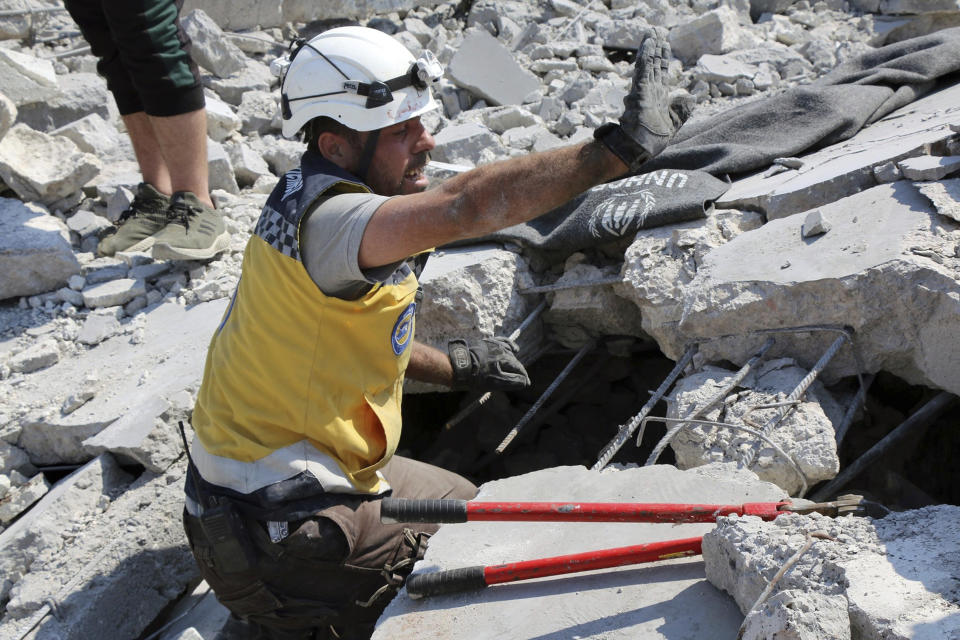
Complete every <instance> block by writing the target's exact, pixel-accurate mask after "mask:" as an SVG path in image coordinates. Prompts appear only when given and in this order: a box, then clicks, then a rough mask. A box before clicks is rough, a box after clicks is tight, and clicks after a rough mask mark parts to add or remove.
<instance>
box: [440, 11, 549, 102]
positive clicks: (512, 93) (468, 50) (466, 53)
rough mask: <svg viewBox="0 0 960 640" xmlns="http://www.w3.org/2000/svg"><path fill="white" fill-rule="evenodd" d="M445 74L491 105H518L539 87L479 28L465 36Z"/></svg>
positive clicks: (504, 49) (507, 53) (532, 76)
mask: <svg viewBox="0 0 960 640" xmlns="http://www.w3.org/2000/svg"><path fill="white" fill-rule="evenodd" d="M447 75H448V76H449V77H450V79H451V80H453V81H454V82H455V83H456V84H457V86H460V87H463V88H465V89H469V90H470V91H471V92H473V93H474V94H476V95H478V96H480V97H482V98H483V99H484V100H486V101H487V102H488V103H490V104H492V105H509V104H514V105H517V104H521V103H522V102H523V100H524V98H526V97H527V96H528V95H530V94H531V93H533V92H534V91H537V90H538V89H539V87H540V81H539V80H537V77H536V76H535V75H534V74H532V73H530V72H529V71H527V70H526V69H524V68H523V67H521V66H520V64H519V63H518V62H517V60H516V58H514V56H513V54H512V53H511V52H510V50H509V49H507V48H506V47H505V46H503V45H502V44H501V43H500V42H499V41H498V40H497V39H496V38H494V37H493V36H491V35H490V34H489V33H487V32H486V31H483V30H479V29H475V30H472V31H469V32H468V33H467V35H466V37H465V38H464V40H463V43H462V44H461V45H460V46H459V47H458V48H457V52H456V54H454V56H453V59H452V60H451V61H450V65H449V66H448V67H447Z"/></svg>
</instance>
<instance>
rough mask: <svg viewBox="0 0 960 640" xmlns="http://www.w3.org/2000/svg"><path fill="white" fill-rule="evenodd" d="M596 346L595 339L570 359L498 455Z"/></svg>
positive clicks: (506, 438)
mask: <svg viewBox="0 0 960 640" xmlns="http://www.w3.org/2000/svg"><path fill="white" fill-rule="evenodd" d="M596 344H597V341H596V339H593V340H590V342H588V343H586V344H585V345H583V346H582V347H580V350H579V351H577V353H576V355H574V356H573V358H571V359H570V362H568V363H567V366H565V367H564V368H563V371H561V372H560V374H559V375H558V376H557V378H556V380H554V381H553V382H552V383H550V386H549V387H547V389H546V391H544V392H543V394H541V395H540V397H539V398H537V401H536V402H534V403H533V406H532V407H530V409H529V410H528V411H527V413H526V414H524V416H523V417H522V418H520V422H518V423H517V426H515V427H514V428H513V429H511V430H510V433H508V434H507V435H506V436H505V437H504V438H503V441H502V442H501V443H500V444H498V445H497V448H496V452H497V453H498V454H501V453H503V452H504V450H505V449H506V448H507V447H508V446H509V445H510V443H511V442H513V439H514V438H516V437H517V435H518V434H519V433H520V430H521V429H523V427H524V426H525V425H526V424H527V422H529V421H530V418H532V417H533V416H534V414H536V413H537V411H539V410H540V407H541V406H543V403H544V402H546V401H547V399H548V398H549V397H550V396H551V395H552V394H553V392H554V391H556V390H557V387H559V386H560V383H561V382H563V381H564V380H565V379H566V377H567V376H568V375H570V372H571V371H573V368H574V367H575V366H577V363H578V362H580V360H582V359H583V357H584V356H585V355H587V354H588V353H590V352H591V351H593V348H594V347H595V346H596Z"/></svg>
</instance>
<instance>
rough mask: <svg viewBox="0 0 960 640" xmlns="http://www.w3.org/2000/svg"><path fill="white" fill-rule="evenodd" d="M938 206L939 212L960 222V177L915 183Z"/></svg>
mask: <svg viewBox="0 0 960 640" xmlns="http://www.w3.org/2000/svg"><path fill="white" fill-rule="evenodd" d="M913 186H915V187H916V188H917V189H919V190H920V193H922V194H923V195H925V196H926V197H927V198H929V199H930V202H932V203H933V206H935V207H936V208H937V213H939V214H940V215H942V216H946V217H948V218H951V219H952V220H956V221H957V222H960V178H952V179H950V180H941V181H940V182H916V183H914V185H913Z"/></svg>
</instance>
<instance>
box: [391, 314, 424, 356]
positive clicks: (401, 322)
mask: <svg viewBox="0 0 960 640" xmlns="http://www.w3.org/2000/svg"><path fill="white" fill-rule="evenodd" d="M416 311H417V303H416V302H411V303H410V304H409V305H407V308H406V309H404V310H403V311H401V312H400V317H398V318H397V321H396V322H395V323H394V325H393V331H392V332H391V333H390V345H391V346H392V347H393V353H394V355H400V354H401V353H403V351H404V349H406V348H407V346H408V345H409V344H410V343H411V342H412V341H413V340H412V339H413V316H414V314H415V313H416Z"/></svg>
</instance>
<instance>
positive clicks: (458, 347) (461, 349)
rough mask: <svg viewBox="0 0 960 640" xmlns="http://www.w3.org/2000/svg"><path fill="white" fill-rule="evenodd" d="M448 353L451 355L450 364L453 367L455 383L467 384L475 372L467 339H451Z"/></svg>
mask: <svg viewBox="0 0 960 640" xmlns="http://www.w3.org/2000/svg"><path fill="white" fill-rule="evenodd" d="M447 353H448V354H449V356H450V366H452V367H453V383H454V385H455V386H460V385H463V384H465V383H466V382H468V381H469V380H470V377H471V375H472V374H473V357H472V356H471V355H470V348H469V346H468V345H467V341H466V340H451V341H450V342H448V343H447Z"/></svg>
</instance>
